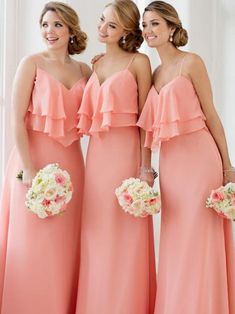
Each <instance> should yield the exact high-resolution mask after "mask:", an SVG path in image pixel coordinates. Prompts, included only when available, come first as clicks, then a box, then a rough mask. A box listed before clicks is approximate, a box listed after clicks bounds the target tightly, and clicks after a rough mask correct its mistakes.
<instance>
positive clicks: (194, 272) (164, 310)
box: [155, 129, 235, 314]
mask: <svg viewBox="0 0 235 314" xmlns="http://www.w3.org/2000/svg"><path fill="white" fill-rule="evenodd" d="M221 184H222V164H221V158H220V155H219V152H218V149H217V147H216V145H215V142H214V140H213V138H212V136H211V135H210V133H209V132H208V131H206V130H204V129H203V130H200V131H197V132H194V133H190V134H187V135H183V136H178V137H175V138H173V139H171V140H169V141H167V142H163V143H162V146H161V151H160V185H161V194H162V221H161V234H160V252H159V258H160V262H159V272H158V292H157V299H156V307H155V314H234V313H235V254H234V247H233V243H232V228H231V221H228V220H225V219H223V218H221V217H220V216H218V215H217V214H216V212H214V210H212V209H208V208H206V207H205V202H206V199H207V197H208V196H209V194H210V192H211V190H212V189H214V188H217V187H219V186H220V185H221Z"/></svg>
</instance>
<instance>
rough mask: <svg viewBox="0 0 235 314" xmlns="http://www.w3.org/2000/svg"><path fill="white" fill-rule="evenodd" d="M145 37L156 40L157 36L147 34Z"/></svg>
mask: <svg viewBox="0 0 235 314" xmlns="http://www.w3.org/2000/svg"><path fill="white" fill-rule="evenodd" d="M145 38H146V40H154V39H156V38H157V36H146V37H145Z"/></svg>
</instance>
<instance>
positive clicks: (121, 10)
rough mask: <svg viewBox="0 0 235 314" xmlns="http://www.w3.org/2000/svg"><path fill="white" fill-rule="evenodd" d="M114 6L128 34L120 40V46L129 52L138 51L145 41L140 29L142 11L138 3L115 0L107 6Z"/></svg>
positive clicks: (128, 0) (127, 0) (129, 0)
mask: <svg viewBox="0 0 235 314" xmlns="http://www.w3.org/2000/svg"><path fill="white" fill-rule="evenodd" d="M108 6H112V8H113V9H114V11H115V13H116V15H117V18H118V20H119V23H120V24H121V26H122V27H123V28H124V30H125V31H126V32H127V35H126V36H124V37H122V38H121V39H120V40H119V43H118V44H119V46H120V47H121V48H122V49H123V50H125V51H128V52H136V51H137V49H138V48H139V47H140V46H141V44H142V42H143V37H142V31H141V29H140V13H139V10H138V8H137V6H136V4H135V3H134V2H133V1H131V0H114V1H113V2H111V3H109V4H107V5H106V6H105V7H108Z"/></svg>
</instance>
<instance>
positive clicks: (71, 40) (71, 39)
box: [69, 36, 74, 44]
mask: <svg viewBox="0 0 235 314" xmlns="http://www.w3.org/2000/svg"><path fill="white" fill-rule="evenodd" d="M69 42H70V44H73V43H74V40H73V36H71V37H70V39H69Z"/></svg>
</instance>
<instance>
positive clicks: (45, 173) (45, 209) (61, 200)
mask: <svg viewBox="0 0 235 314" xmlns="http://www.w3.org/2000/svg"><path fill="white" fill-rule="evenodd" d="M72 193H73V186H72V182H71V180H70V175H69V174H68V172H67V171H65V170H62V169H60V168H59V165H58V164H56V163H55V164H48V165H47V166H46V167H44V168H43V169H41V170H39V172H38V173H37V174H36V176H35V178H34V179H33V181H32V186H31V188H30V189H29V190H28V192H27V194H26V202H25V204H26V206H27V207H28V208H29V209H30V210H31V211H32V212H33V213H35V214H36V215H38V217H39V218H46V217H50V216H54V215H59V214H61V213H62V212H64V211H65V209H66V204H67V203H68V202H69V201H70V200H71V198H72Z"/></svg>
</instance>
